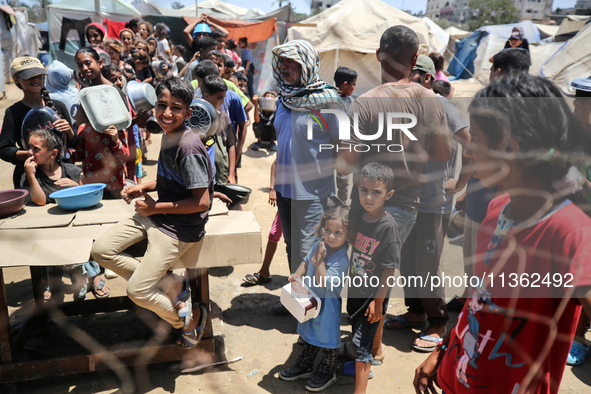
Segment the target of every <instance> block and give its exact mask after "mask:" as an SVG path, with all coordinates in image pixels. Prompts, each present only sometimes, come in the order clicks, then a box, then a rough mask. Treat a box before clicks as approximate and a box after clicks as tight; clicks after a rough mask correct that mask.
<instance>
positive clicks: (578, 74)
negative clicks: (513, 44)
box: [540, 23, 591, 94]
mask: <svg viewBox="0 0 591 394" xmlns="http://www.w3.org/2000/svg"><path fill="white" fill-rule="evenodd" d="M562 44H563V45H562V47H561V48H560V49H559V50H558V51H557V52H556V53H555V54H554V55H553V56H551V57H550V58H549V59H548V60H546V62H545V63H544V64H543V65H542V68H541V70H540V76H542V77H544V78H548V79H549V80H551V81H553V82H554V83H555V84H557V85H558V86H559V87H560V89H562V91H563V92H565V93H566V94H574V93H575V91H574V89H572V88H571V87H570V86H569V84H570V82H571V81H572V80H573V79H576V78H586V77H588V76H589V75H591V23H587V24H586V25H585V26H584V27H583V28H582V29H581V30H580V31H579V32H578V33H577V35H575V36H574V37H573V38H571V39H570V40H568V41H567V42H566V43H562Z"/></svg>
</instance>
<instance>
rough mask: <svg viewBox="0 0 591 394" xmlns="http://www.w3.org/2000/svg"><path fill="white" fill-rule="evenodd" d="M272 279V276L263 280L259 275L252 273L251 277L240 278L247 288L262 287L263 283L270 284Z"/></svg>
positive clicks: (249, 275)
mask: <svg viewBox="0 0 591 394" xmlns="http://www.w3.org/2000/svg"><path fill="white" fill-rule="evenodd" d="M272 279H273V277H272V276H269V277H268V278H263V277H262V276H261V274H259V273H258V272H256V273H254V274H253V275H251V274H248V275H246V276H245V277H244V278H242V280H243V281H244V286H247V287H248V286H257V285H264V284H265V283H269V282H271V280H272Z"/></svg>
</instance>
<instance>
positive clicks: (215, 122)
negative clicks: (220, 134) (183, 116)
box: [185, 99, 220, 138]
mask: <svg viewBox="0 0 591 394" xmlns="http://www.w3.org/2000/svg"><path fill="white" fill-rule="evenodd" d="M191 109H192V110H193V113H192V114H191V116H190V117H189V118H188V119H187V120H185V124H186V125H187V127H189V128H190V129H191V130H192V131H193V132H194V133H195V134H197V135H199V136H200V137H202V138H203V136H207V137H211V136H213V135H214V134H215V133H216V132H217V131H218V128H219V126H220V117H219V116H218V111H216V109H215V108H214V107H213V105H211V104H210V103H209V102H207V101H205V100H203V99H193V101H192V102H191Z"/></svg>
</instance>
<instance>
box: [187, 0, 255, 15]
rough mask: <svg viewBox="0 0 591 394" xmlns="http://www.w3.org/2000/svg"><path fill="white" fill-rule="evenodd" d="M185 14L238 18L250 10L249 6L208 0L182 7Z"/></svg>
mask: <svg viewBox="0 0 591 394" xmlns="http://www.w3.org/2000/svg"><path fill="white" fill-rule="evenodd" d="M178 11H181V12H182V13H183V14H182V15H183V16H201V14H207V15H209V16H213V17H214V18H220V19H238V18H239V17H240V16H242V15H244V14H246V13H247V12H248V8H244V7H240V6H237V5H233V4H230V3H224V2H223V1H220V0H206V1H201V2H198V3H197V5H196V6H195V5H192V6H189V7H185V8H181V9H180V10H178Z"/></svg>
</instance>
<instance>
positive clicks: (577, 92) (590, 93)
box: [575, 89, 591, 97]
mask: <svg viewBox="0 0 591 394" xmlns="http://www.w3.org/2000/svg"><path fill="white" fill-rule="evenodd" d="M575 97H591V90H580V89H576V90H575Z"/></svg>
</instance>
